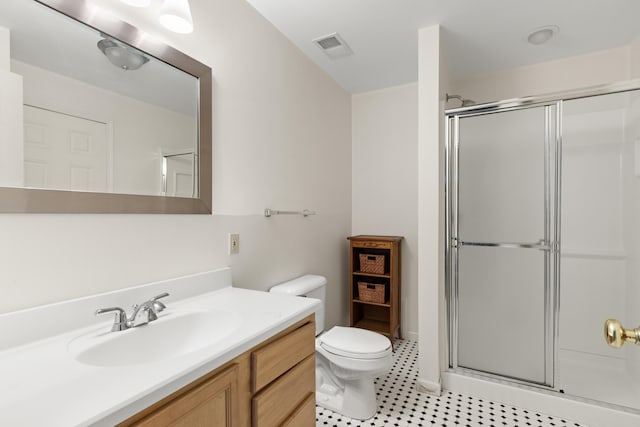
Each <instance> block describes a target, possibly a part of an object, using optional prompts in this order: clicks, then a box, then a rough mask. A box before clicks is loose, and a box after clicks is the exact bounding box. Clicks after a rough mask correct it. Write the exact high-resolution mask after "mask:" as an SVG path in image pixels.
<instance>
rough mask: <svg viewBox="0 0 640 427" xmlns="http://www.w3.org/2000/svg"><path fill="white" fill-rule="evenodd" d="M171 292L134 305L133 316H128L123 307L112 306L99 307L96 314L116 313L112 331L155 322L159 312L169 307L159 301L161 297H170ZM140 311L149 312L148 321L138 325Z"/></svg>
mask: <svg viewBox="0 0 640 427" xmlns="http://www.w3.org/2000/svg"><path fill="white" fill-rule="evenodd" d="M168 296H169V294H168V293H167V292H165V293H163V294H160V295H157V296H155V297H153V298H151V299H150V300H148V301H145V302H143V303H141V304H134V305H133V313H132V314H131V317H129V318H127V312H126V311H124V310H123V309H121V308H120V307H110V308H99V309H98V310H96V316H97V315H99V314H104V313H112V312H115V313H116V318H115V321H114V323H113V326H112V327H111V331H113V332H116V331H124V330H126V329H129V328H135V327H136V326H141V325H146V324H147V323H149V322H153V321H154V320H157V319H158V313H160V312H161V311H163V310H164V309H166V308H167V306H166V305H164V304H163V303H161V302H160V301H158V300H159V299H160V298H164V297H168ZM140 312H144V313H146V314H147V321H146V322H143V323H139V324H137V325H136V319H137V317H138V315H139V314H140Z"/></svg>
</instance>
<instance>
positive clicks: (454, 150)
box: [445, 100, 562, 388]
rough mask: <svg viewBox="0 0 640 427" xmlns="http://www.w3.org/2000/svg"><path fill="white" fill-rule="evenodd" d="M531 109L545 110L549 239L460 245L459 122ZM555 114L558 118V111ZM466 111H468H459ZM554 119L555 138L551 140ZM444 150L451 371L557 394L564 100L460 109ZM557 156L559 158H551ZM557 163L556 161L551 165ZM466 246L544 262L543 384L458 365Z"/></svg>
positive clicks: (546, 235)
mask: <svg viewBox="0 0 640 427" xmlns="http://www.w3.org/2000/svg"><path fill="white" fill-rule="evenodd" d="M529 108H544V126H545V129H544V182H543V185H544V208H543V209H544V227H543V230H544V236H543V239H541V240H540V241H539V242H537V243H531V242H523V243H520V242H496V243H493V242H492V243H489V242H466V241H461V240H459V234H458V231H459V221H458V213H459V212H458V209H459V161H458V160H459V147H460V134H459V129H460V119H461V118H465V117H474V116H482V115H488V114H500V113H504V112H508V111H516V110H522V109H529ZM554 109H555V115H554V114H553V112H554V111H553V110H554ZM460 110H465V111H460ZM553 119H555V129H554V132H555V138H554V137H552V135H551V126H552V121H553ZM446 120H447V123H446V127H445V132H446V141H447V144H446V147H445V159H446V160H445V161H446V165H445V174H446V175H445V199H446V205H445V206H446V217H445V218H446V221H445V222H446V226H445V233H446V235H445V242H446V247H445V260H446V261H445V263H446V265H445V280H446V297H447V301H448V308H449V322H448V326H449V334H448V336H449V367H450V369H453V370H454V371H461V372H472V373H476V374H480V375H483V376H488V377H494V378H497V379H508V380H510V381H514V382H517V383H523V384H528V385H535V386H542V387H544V388H553V386H554V377H555V360H556V359H557V347H558V346H557V343H558V325H557V323H558V321H557V320H558V316H559V272H560V190H561V182H560V181H561V173H560V167H561V158H562V156H561V149H562V137H561V129H562V100H557V101H546V102H540V103H536V104H534V105H532V104H524V105H513V104H511V105H497V106H495V107H493V108H488V109H487V108H482V109H481V110H480V111H476V110H475V109H474V108H473V107H467V108H464V109H456V110H453V111H452V112H451V113H447V117H446ZM552 152H553V153H554V156H552ZM552 157H555V161H554V162H553V164H552ZM461 246H484V247H500V248H526V249H538V250H542V251H544V252H545V256H544V319H545V320H544V321H545V325H544V347H545V348H544V355H545V356H544V357H545V360H544V377H545V379H544V382H542V383H538V382H532V381H527V380H524V379H519V378H514V377H507V376H504V375H500V374H495V373H489V372H484V371H478V370H475V369H471V368H464V367H461V366H459V365H458V326H459V323H458V316H459V312H458V301H459V300H458V296H459V294H458V264H459V263H458V250H459V248H460V247H461Z"/></svg>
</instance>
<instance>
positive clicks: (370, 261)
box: [360, 254, 384, 274]
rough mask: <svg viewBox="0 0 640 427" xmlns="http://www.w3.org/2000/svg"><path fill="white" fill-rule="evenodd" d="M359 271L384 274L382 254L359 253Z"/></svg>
mask: <svg viewBox="0 0 640 427" xmlns="http://www.w3.org/2000/svg"><path fill="white" fill-rule="evenodd" d="M360 271H362V272H363V273H373V274H384V255H373V254H360Z"/></svg>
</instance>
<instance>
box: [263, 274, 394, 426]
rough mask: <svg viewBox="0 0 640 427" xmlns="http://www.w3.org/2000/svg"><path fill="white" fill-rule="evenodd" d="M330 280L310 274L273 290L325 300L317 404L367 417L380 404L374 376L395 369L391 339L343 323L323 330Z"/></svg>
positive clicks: (319, 328) (319, 318)
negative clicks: (344, 325)
mask: <svg viewBox="0 0 640 427" xmlns="http://www.w3.org/2000/svg"><path fill="white" fill-rule="evenodd" d="M326 283H327V280H326V279H325V278H324V277H322V276H316V275H306V276H302V277H299V278H297V279H294V280H291V281H289V282H285V283H282V284H280V285H277V286H274V287H272V288H271V289H270V292H275V293H285V294H290V295H296V296H304V297H311V298H318V299H320V300H321V302H322V304H320V306H319V308H318V310H317V311H316V404H317V405H318V406H321V407H323V408H327V409H330V410H332V411H334V412H337V413H339V414H342V415H345V416H347V417H350V418H355V419H359V420H365V419H368V418H371V417H372V416H374V415H375V413H376V411H377V408H378V405H377V402H376V392H375V384H374V379H375V378H376V377H379V376H381V375H385V374H386V373H387V372H389V370H390V369H391V361H392V359H391V358H392V347H391V341H389V339H388V338H387V337H385V336H384V335H381V334H378V333H376V332H372V331H368V330H365V329H358V328H349V327H343V326H334V327H333V328H331V329H330V330H329V331H326V332H324V333H323V330H324V301H325V286H326Z"/></svg>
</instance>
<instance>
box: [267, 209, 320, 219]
mask: <svg viewBox="0 0 640 427" xmlns="http://www.w3.org/2000/svg"><path fill="white" fill-rule="evenodd" d="M315 214H316V212H315V211H310V210H309V209H303V210H302V211H279V210H277V209H269V208H266V209H265V210H264V216H265V217H267V218H270V217H271V216H273V215H302V216H304V217H308V216H309V215H315Z"/></svg>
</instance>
